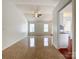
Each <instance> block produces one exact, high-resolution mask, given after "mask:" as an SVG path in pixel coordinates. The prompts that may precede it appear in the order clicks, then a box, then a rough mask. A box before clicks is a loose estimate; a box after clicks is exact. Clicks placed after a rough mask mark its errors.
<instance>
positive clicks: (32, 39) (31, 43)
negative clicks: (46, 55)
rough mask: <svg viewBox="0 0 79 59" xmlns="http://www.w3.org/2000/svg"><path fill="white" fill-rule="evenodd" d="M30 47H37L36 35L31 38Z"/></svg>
mask: <svg viewBox="0 0 79 59" xmlns="http://www.w3.org/2000/svg"><path fill="white" fill-rule="evenodd" d="M30 47H35V39H34V37H31V38H30Z"/></svg>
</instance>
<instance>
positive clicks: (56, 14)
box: [53, 0, 71, 48]
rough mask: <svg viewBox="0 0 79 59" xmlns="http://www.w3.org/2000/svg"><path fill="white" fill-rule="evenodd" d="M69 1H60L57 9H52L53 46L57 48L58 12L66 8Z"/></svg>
mask: <svg viewBox="0 0 79 59" xmlns="http://www.w3.org/2000/svg"><path fill="white" fill-rule="evenodd" d="M69 2H71V0H61V1H60V3H59V4H58V5H57V7H56V8H55V9H54V11H53V12H54V13H53V39H54V40H53V42H54V43H53V45H54V46H55V47H56V48H58V47H59V40H58V39H59V11H60V10H61V9H62V8H63V7H64V6H66V5H67V4H68V3H69Z"/></svg>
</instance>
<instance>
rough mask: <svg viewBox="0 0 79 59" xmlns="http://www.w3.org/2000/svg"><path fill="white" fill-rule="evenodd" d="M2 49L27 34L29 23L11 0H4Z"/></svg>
mask: <svg viewBox="0 0 79 59" xmlns="http://www.w3.org/2000/svg"><path fill="white" fill-rule="evenodd" d="M2 9H3V14H2V18H3V19H2V21H3V22H2V23H3V24H2V25H3V33H2V35H3V38H2V49H3V50H4V49H6V48H7V47H9V46H11V45H13V44H14V43H16V42H18V41H20V40H21V39H23V38H24V37H26V36H27V32H28V23H27V19H26V18H25V17H24V15H23V14H22V13H21V12H20V10H18V9H17V8H16V6H15V5H14V4H13V3H11V2H10V1H9V0H3V8H2Z"/></svg>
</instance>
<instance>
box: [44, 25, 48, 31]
mask: <svg viewBox="0 0 79 59" xmlns="http://www.w3.org/2000/svg"><path fill="white" fill-rule="evenodd" d="M44 32H48V24H44Z"/></svg>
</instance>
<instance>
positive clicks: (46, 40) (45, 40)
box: [44, 37, 48, 46]
mask: <svg viewBox="0 0 79 59" xmlns="http://www.w3.org/2000/svg"><path fill="white" fill-rule="evenodd" d="M44 46H48V38H47V37H45V38H44Z"/></svg>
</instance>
